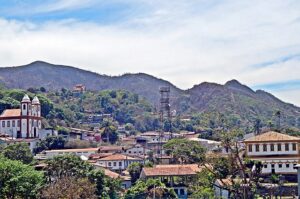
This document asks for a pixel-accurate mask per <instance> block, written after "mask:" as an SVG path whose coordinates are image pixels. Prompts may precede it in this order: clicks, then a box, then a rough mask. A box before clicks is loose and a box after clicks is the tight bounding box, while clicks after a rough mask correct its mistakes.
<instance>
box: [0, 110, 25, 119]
mask: <svg viewBox="0 0 300 199" xmlns="http://www.w3.org/2000/svg"><path fill="white" fill-rule="evenodd" d="M18 116H21V109H6V110H4V111H3V113H2V114H1V115H0V118H3V117H18Z"/></svg>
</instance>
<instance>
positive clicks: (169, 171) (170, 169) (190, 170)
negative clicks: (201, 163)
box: [141, 164, 202, 177]
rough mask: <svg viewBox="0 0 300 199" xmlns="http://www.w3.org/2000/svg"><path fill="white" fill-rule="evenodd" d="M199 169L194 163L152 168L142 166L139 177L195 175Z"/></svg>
mask: <svg viewBox="0 0 300 199" xmlns="http://www.w3.org/2000/svg"><path fill="white" fill-rule="evenodd" d="M201 169H202V168H199V167H198V165H196V164H186V165H178V164H176V165H157V166H155V167H153V168H143V170H142V173H141V177H159V176H191V175H196V174H197V172H199V171H201Z"/></svg>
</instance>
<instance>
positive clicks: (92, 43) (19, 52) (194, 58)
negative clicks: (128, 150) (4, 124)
mask: <svg viewBox="0 0 300 199" xmlns="http://www.w3.org/2000/svg"><path fill="white" fill-rule="evenodd" d="M62 2H65V4H63V3H62ZM80 2H82V1H77V0H68V1H57V2H56V3H57V4H53V5H46V6H44V7H37V8H39V10H40V12H55V11H62V10H64V9H67V10H69V9H79V8H80V7H82V6H88V5H89V4H90V5H93V6H95V1H92V0H89V1H87V3H89V4H85V5H83V4H81V3H80ZM113 2H114V3H118V2H119V1H117V0H113ZM124 2H125V3H128V4H131V5H132V7H134V9H133V10H130V12H129V13H130V14H128V16H126V19H124V20H121V21H118V22H117V23H109V24H105V25H103V24H99V23H97V22H96V21H81V20H80V19H78V18H76V17H72V16H70V17H67V18H64V19H57V20H52V21H47V20H45V21H43V22H42V23H40V22H39V23H37V22H35V21H24V20H20V19H18V20H12V19H6V18H4V17H3V18H0V30H1V31H0V65H1V66H11V65H22V64H26V63H30V62H32V61H35V60H43V61H48V62H50V63H55V64H65V65H72V66H76V67H80V68H83V69H87V70H91V71H95V72H98V73H102V74H112V75H119V74H123V73H126V72H132V73H135V72H145V73H149V74H152V75H155V76H158V77H161V78H164V79H166V80H169V81H171V82H172V83H174V84H175V85H177V86H178V87H180V88H189V87H192V85H194V84H198V83H200V82H202V81H211V82H217V83H224V82H225V81H227V80H230V79H233V78H235V79H238V80H240V81H241V82H243V83H245V84H248V85H250V86H255V85H264V84H272V83H278V82H286V81H291V80H299V79H300V78H299V77H300V59H299V57H297V56H291V55H298V54H300V37H299V35H300V13H299V10H300V3H299V2H298V1H277V0H274V1H273V0H272V1H204V0H200V1H180V0H178V1H176V0H173V1H144V0H142V1H134V0H132V1H129V0H128V1H127V0H126V1H123V3H124ZM60 3H61V4H60ZM68 3H69V4H68ZM39 6H40V5H39ZM35 9H36V8H35ZM279 59H281V60H282V61H278V60H279ZM264 63H266V64H264ZM293 89H294V88H293ZM275 94H277V95H278V96H280V97H282V99H283V100H287V101H289V102H292V103H295V104H297V105H300V90H297V89H294V90H291V91H288V90H284V91H275Z"/></svg>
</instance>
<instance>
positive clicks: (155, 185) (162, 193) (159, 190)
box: [124, 179, 177, 199]
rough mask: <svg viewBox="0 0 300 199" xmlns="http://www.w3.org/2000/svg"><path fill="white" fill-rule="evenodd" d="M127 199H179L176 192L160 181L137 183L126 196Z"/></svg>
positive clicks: (152, 180) (149, 180)
mask: <svg viewBox="0 0 300 199" xmlns="http://www.w3.org/2000/svg"><path fill="white" fill-rule="evenodd" d="M124 198H125V199H141V198H149V199H150V198H165V199H171V198H177V195H176V193H175V191H174V190H173V189H171V188H167V187H166V185H165V184H164V183H162V182H161V181H160V180H158V179H156V180H155V179H148V180H147V181H146V182H144V181H141V180H139V181H137V182H136V184H135V185H134V186H132V187H131V188H130V189H129V190H128V191H127V192H126V194H125V197H124Z"/></svg>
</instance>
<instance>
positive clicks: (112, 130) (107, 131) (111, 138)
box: [101, 120, 118, 144]
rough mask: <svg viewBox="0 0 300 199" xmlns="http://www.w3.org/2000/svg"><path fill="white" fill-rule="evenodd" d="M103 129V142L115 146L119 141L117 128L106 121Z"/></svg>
mask: <svg viewBox="0 0 300 199" xmlns="http://www.w3.org/2000/svg"><path fill="white" fill-rule="evenodd" d="M102 129H103V133H102V136H101V137H102V139H103V141H105V142H110V143H111V144H114V143H115V142H116V141H117V140H118V134H117V128H116V127H115V126H114V124H113V123H112V122H111V121H109V120H106V121H104V122H103V124H102Z"/></svg>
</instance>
